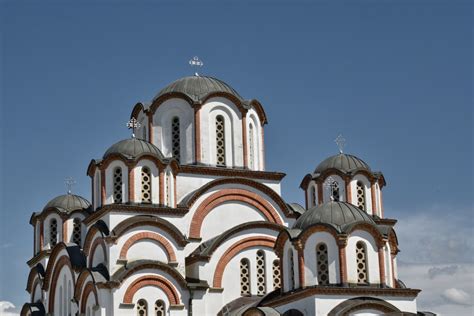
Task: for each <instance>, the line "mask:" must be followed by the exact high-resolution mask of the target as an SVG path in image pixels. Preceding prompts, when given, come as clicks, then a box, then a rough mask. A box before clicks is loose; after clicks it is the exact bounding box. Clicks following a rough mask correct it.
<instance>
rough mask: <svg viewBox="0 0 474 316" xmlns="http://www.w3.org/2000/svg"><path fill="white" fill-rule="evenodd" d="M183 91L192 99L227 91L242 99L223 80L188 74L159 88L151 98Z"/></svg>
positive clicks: (195, 99) (201, 98)
mask: <svg viewBox="0 0 474 316" xmlns="http://www.w3.org/2000/svg"><path fill="white" fill-rule="evenodd" d="M175 92H178V93H183V94H185V95H187V96H188V97H189V98H191V99H192V100H193V101H202V100H203V99H205V98H206V96H208V95H209V94H211V93H216V92H217V93H218V92H221V93H222V92H223V93H228V94H231V95H233V96H235V97H236V98H238V99H240V100H242V97H241V96H240V95H239V94H238V93H237V91H235V90H234V89H233V88H232V87H231V86H229V85H228V84H227V83H225V82H224V81H221V80H219V79H216V78H213V77H206V76H189V77H184V78H181V79H178V80H176V81H175V82H172V83H171V84H169V85H168V86H167V87H166V88H164V89H163V90H161V91H160V92H159V93H158V94H157V95H156V96H155V98H154V99H153V100H156V99H158V98H159V97H161V96H163V95H166V94H169V93H175Z"/></svg>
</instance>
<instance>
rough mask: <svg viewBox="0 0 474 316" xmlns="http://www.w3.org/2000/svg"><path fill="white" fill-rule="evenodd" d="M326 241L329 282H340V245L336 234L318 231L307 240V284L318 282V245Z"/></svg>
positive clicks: (305, 254)
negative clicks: (335, 237)
mask: <svg viewBox="0 0 474 316" xmlns="http://www.w3.org/2000/svg"><path fill="white" fill-rule="evenodd" d="M320 243H325V244H326V246H327V249H328V264H329V266H328V268H329V283H331V284H336V283H339V275H340V272H339V247H338V246H337V243H336V240H335V239H334V236H333V235H331V234H330V233H327V232H316V233H314V234H312V235H311V236H310V237H309V238H308V239H307V240H306V245H305V249H304V263H305V283H306V286H312V285H317V284H318V271H317V261H316V246H317V245H319V244H320Z"/></svg>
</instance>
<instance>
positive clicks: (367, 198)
mask: <svg viewBox="0 0 474 316" xmlns="http://www.w3.org/2000/svg"><path fill="white" fill-rule="evenodd" d="M358 181H360V182H362V184H363V187H364V193H365V211H366V212H367V213H368V214H370V215H373V214H372V213H373V212H372V193H371V189H370V182H369V180H368V179H367V177H366V176H364V175H362V174H356V175H355V176H354V177H353V178H352V180H351V182H350V186H351V197H352V202H351V203H352V204H354V205H356V206H357V182H358Z"/></svg>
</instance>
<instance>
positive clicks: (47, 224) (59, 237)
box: [43, 213, 63, 249]
mask: <svg viewBox="0 0 474 316" xmlns="http://www.w3.org/2000/svg"><path fill="white" fill-rule="evenodd" d="M53 219H55V220H56V223H57V231H58V233H57V244H58V243H60V242H61V241H63V220H62V219H61V217H60V216H59V215H58V214H56V213H50V214H48V216H46V218H45V219H44V226H43V227H44V246H45V247H44V248H46V249H51V248H52V247H51V243H50V242H51V240H50V237H51V221H52V220H53Z"/></svg>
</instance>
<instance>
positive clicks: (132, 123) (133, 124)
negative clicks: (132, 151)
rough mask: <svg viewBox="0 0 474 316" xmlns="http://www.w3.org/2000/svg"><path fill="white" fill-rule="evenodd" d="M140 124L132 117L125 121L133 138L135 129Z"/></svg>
mask: <svg viewBox="0 0 474 316" xmlns="http://www.w3.org/2000/svg"><path fill="white" fill-rule="evenodd" d="M140 126H141V125H140V122H138V121H137V119H136V118H134V117H132V118H131V119H130V121H128V122H127V127H128V129H132V138H135V130H136V129H137V128H139V127H140Z"/></svg>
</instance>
